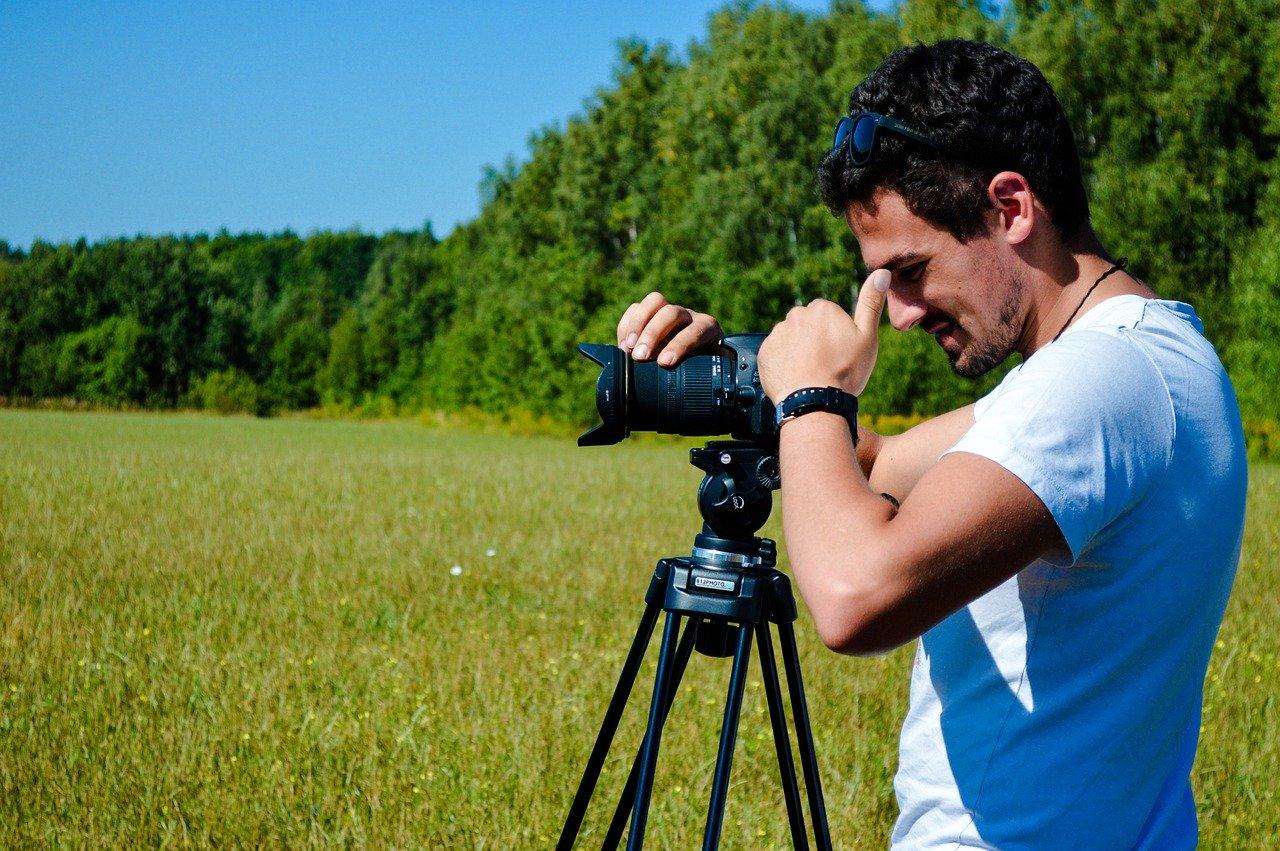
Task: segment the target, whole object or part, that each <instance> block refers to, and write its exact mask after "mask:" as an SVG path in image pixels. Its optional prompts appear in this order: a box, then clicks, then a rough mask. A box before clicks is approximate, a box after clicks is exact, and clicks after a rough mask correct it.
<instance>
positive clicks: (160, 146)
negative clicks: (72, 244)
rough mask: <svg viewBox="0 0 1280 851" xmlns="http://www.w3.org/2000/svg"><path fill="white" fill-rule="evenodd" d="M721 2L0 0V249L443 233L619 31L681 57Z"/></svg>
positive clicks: (570, 106)
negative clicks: (172, 236) (41, 242)
mask: <svg viewBox="0 0 1280 851" xmlns="http://www.w3.org/2000/svg"><path fill="white" fill-rule="evenodd" d="M720 5H722V4H721V3H719V2H708V0H685V2H680V1H679V0H605V2H595V3H591V2H567V0H533V2H529V0H524V2H506V0H502V2H496V1H495V2H486V0H472V2H454V0H419V2H407V0H406V2H368V3H361V4H356V3H333V2H326V0H309V2H308V1H307V0H299V2H293V3H289V2H277V0H260V2H216V0H215V2H204V3H195V2H184V0H170V2H134V3H129V2H99V0H73V2H63V0H46V2H30V0H0V115H2V116H3V120H0V239H4V240H7V241H9V243H10V244H12V245H14V246H23V247H25V246H29V245H30V244H31V242H32V240H33V239H35V238H37V237H39V238H43V239H48V240H52V241H62V240H71V239H76V238H78V237H81V236H84V237H87V238H88V239H90V240H96V239H100V238H103V237H111V236H132V235H135V234H139V233H142V234H157V233H184V232H197V231H205V232H214V231H216V230H218V229H219V228H223V227H225V228H227V229H229V230H231V231H233V232H236V231H243V230H262V231H268V232H271V231H277V230H281V229H284V228H292V229H294V230H296V231H299V232H302V233H306V232H308V231H311V230H316V229H340V228H346V227H352V226H355V227H359V228H361V229H363V230H366V231H371V232H381V231H385V230H388V229H392V228H418V227H421V226H422V224H423V223H424V222H426V221H428V220H429V221H430V222H431V223H432V225H433V226H434V227H435V229H436V233H437V234H439V235H444V234H447V233H448V232H449V231H450V230H451V229H452V228H453V226H454V225H455V224H456V223H457V222H459V221H465V220H467V219H470V218H472V217H473V216H475V214H476V213H477V211H478V207H479V197H478V192H477V186H478V184H479V181H480V178H481V174H482V169H483V167H484V166H485V164H499V163H501V162H502V161H503V160H504V159H505V158H506V157H508V156H515V157H517V158H523V157H524V156H525V155H526V153H527V147H526V140H527V139H528V136H529V133H530V131H532V130H534V129H535V128H538V127H540V126H543V125H545V124H547V123H549V122H552V121H556V120H563V119H564V118H566V117H568V116H569V115H572V114H573V113H575V112H578V111H579V110H580V109H581V107H582V102H583V100H584V98H586V97H587V96H589V95H590V94H591V92H592V91H593V90H594V89H596V88H597V87H599V86H602V85H606V84H608V82H609V79H610V69H611V68H612V66H613V63H614V60H615V57H616V50H615V46H614V45H615V41H616V40H617V39H618V38H620V37H623V36H628V35H637V36H639V37H641V38H643V39H645V40H647V41H650V42H652V41H657V40H666V41H669V42H671V43H672V44H674V45H675V46H677V47H678V48H683V47H684V46H685V45H687V43H688V42H689V40H690V39H692V38H695V37H698V38H700V37H702V36H703V35H704V32H705V29H706V19H707V15H708V14H709V12H710V11H711V10H713V9H715V8H717V7H719V6H720ZM792 5H793V6H796V7H798V8H802V9H807V10H811V11H822V10H824V9H825V8H826V6H827V3H826V0H793V2H792ZM876 5H877V6H881V7H882V6H883V5H884V0H878V2H877V3H876Z"/></svg>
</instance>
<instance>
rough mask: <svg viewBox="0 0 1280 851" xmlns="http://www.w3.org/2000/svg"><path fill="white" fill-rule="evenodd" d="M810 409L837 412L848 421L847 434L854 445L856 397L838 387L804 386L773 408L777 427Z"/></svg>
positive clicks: (856, 428) (856, 433) (855, 439)
mask: <svg viewBox="0 0 1280 851" xmlns="http://www.w3.org/2000/svg"><path fill="white" fill-rule="evenodd" d="M811 411H829V412H831V413H833V414H839V415H840V416H842V417H844V418H845V419H846V420H848V421H849V435H850V436H851V437H852V438H853V442H854V444H855V445H857V443H858V397H857V396H854V395H853V394H852V393H846V392H844V391H843V390H841V389H840V388H839V387H805V388H804V389H802V390H797V391H796V392H794V393H791V394H790V395H788V396H787V398H785V399H783V400H782V401H781V402H779V403H778V405H777V407H775V408H774V416H775V418H776V422H777V426H778V429H779V430H781V429H782V424H783V423H785V422H786V421H787V420H794V419H795V418H796V417H798V416H800V415H802V414H807V413H810V412H811Z"/></svg>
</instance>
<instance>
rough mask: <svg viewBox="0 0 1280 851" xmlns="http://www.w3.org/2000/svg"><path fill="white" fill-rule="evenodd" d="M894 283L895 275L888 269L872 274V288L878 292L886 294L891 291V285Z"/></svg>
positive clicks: (878, 270)
mask: <svg viewBox="0 0 1280 851" xmlns="http://www.w3.org/2000/svg"><path fill="white" fill-rule="evenodd" d="M891 283H893V273H891V272H890V271H889V270H888V269H876V270H875V271H874V272H872V273H871V286H873V287H875V288H876V289H877V290H878V291H880V292H882V293H884V292H888V291H889V284H891Z"/></svg>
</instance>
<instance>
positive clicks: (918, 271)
mask: <svg viewBox="0 0 1280 851" xmlns="http://www.w3.org/2000/svg"><path fill="white" fill-rule="evenodd" d="M926 265H928V264H927V263H912V264H911V265H910V266H904V267H903V268H901V269H899V270H898V277H899V278H901V279H902V280H904V281H906V282H908V283H912V284H914V283H915V282H916V281H918V280H920V278H922V277H923V276H924V267H925V266H926Z"/></svg>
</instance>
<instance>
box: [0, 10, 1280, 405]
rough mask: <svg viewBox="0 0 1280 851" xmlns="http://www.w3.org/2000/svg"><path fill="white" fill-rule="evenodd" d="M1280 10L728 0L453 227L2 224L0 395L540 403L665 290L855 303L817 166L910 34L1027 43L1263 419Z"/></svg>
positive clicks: (732, 312)
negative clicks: (159, 232)
mask: <svg viewBox="0 0 1280 851" xmlns="http://www.w3.org/2000/svg"><path fill="white" fill-rule="evenodd" d="M1277 12H1280V2H1278V0H1220V2H1216V3H1215V4H1212V5H1211V6H1210V7H1206V6H1204V5H1203V4H1202V3H1200V2H1199V0H1085V2H1069V1H1068V0H1036V2H1032V0H1014V2H1010V3H1008V4H1006V5H1005V6H1004V7H1003V8H1001V9H999V10H995V9H993V8H990V7H988V6H987V5H985V4H984V3H982V2H978V0H959V2H944V0H907V2H905V3H903V4H902V5H900V6H899V7H898V8H897V9H895V10H894V11H892V12H889V13H878V12H875V11H872V10H870V9H868V8H867V7H866V6H865V5H863V3H861V2H847V0H838V2H835V3H834V4H833V5H832V7H831V9H830V11H829V12H828V13H827V14H824V15H814V14H808V13H802V12H799V11H795V10H792V9H789V8H786V7H777V6H757V5H751V4H737V5H732V6H730V7H728V8H726V9H724V10H722V11H720V12H718V13H716V14H715V15H713V16H712V17H711V18H710V20H709V24H708V30H707V32H706V35H705V36H704V37H703V38H701V39H700V40H698V41H696V42H694V43H692V44H691V45H690V46H689V47H688V49H687V50H686V51H684V52H683V53H678V52H676V51H675V50H673V49H672V48H671V47H669V46H667V45H665V44H657V45H650V44H646V43H643V42H640V41H636V40H628V41H624V42H621V43H620V44H619V52H618V60H617V63H616V67H615V72H614V77H613V80H612V82H611V84H610V85H608V86H606V87H604V88H601V89H600V90H598V91H596V92H595V93H594V94H593V95H592V96H591V97H590V98H589V99H588V100H587V101H586V103H585V104H584V107H583V109H582V111H581V113H580V114H578V115H576V116H574V117H572V118H570V119H568V120H567V121H565V122H564V123H563V124H559V125H556V126H551V127H546V128H542V129H540V130H538V131H537V132H535V133H534V134H533V135H532V136H531V138H530V142H529V153H528V157H527V159H526V160H525V161H524V162H523V163H521V164H517V163H514V162H507V163H505V164H504V165H502V166H501V167H497V168H491V169H489V170H488V171H487V173H486V175H485V177H484V179H483V181H482V184H481V192H482V196H483V199H484V203H483V205H482V211H481V213H480V215H479V216H478V217H477V218H476V219H475V220H474V221H472V222H470V223H468V224H466V225H462V226H460V227H458V228H457V229H456V230H455V231H454V232H453V233H451V234H450V235H449V236H448V237H446V238H444V239H437V237H436V236H435V235H434V234H433V233H432V231H431V229H430V227H429V226H427V227H424V228H423V229H421V230H419V231H411V232H392V233H387V234H384V235H380V236H375V235H369V234H364V233H358V232H354V231H349V232H323V233H314V234H310V235H307V236H299V235H296V234H293V233H288V232H286V233H278V234H256V233H255V234H237V235H232V234H227V233H219V234H216V235H212V236H210V235H203V234H200V235H184V236H160V237H137V238H129V239H115V240H107V241H103V242H97V243H94V244H88V243H86V242H85V241H83V240H82V241H79V242H76V243H66V244H58V245H54V244H49V243H45V242H39V241H37V242H36V243H34V244H33V245H32V246H30V248H15V247H12V246H9V245H7V244H4V243H0V396H5V397H8V398H11V399H32V400H34V399H44V398H55V397H68V398H74V399H80V400H85V401H88V402H95V403H101V404H107V405H135V406H149V407H175V406H190V407H203V408H212V409H217V410H223V411H250V412H255V413H260V414H265V413H271V412H276V411H282V410H292V409H299V408H308V407H313V406H317V405H330V406H335V407H340V408H348V409H352V410H360V409H365V410H370V409H371V410H375V411H380V412H391V411H406V410H416V409H421V408H434V409H445V410H449V409H458V408H463V407H476V408H479V409H482V410H485V411H492V412H499V413H500V412H504V411H509V410H512V409H517V408H518V409H523V410H527V411H530V412H534V413H538V414H546V415H550V416H552V417H555V418H558V419H564V420H571V421H586V420H588V419H589V418H590V416H591V412H592V401H591V400H592V395H591V387H592V381H593V370H592V369H591V368H590V367H589V366H588V365H587V364H586V363H585V362H583V361H582V360H581V359H580V358H579V357H578V355H577V354H576V352H575V350H574V347H575V344H576V343H577V342H579V341H583V340H596V341H608V342H612V339H613V327H614V325H615V323H616V321H617V317H618V316H619V315H620V314H621V312H622V310H623V309H624V308H625V306H626V305H627V304H629V303H630V302H632V301H634V300H637V299H638V298H640V297H641V296H643V295H644V294H645V293H646V292H648V291H650V290H655V289H656V290H660V291H662V292H663V293H665V294H666V295H667V296H668V297H669V298H671V299H672V300H673V301H677V302H679V303H683V304H687V305H690V306H693V307H697V308H698V309H702V310H706V311H709V312H711V313H713V314H714V315H716V316H717V317H719V318H720V319H721V322H722V324H723V325H724V327H725V328H726V329H729V330H766V329H767V328H768V327H769V326H770V325H771V324H772V323H773V322H775V321H777V320H779V319H780V318H782V316H784V315H785V313H786V311H787V309H788V308H789V307H790V306H791V305H793V304H796V303H803V302H807V301H808V300H810V299H813V298H816V297H819V296H822V297H827V298H832V299H834V300H837V301H840V302H842V303H844V304H846V305H848V304H849V300H850V297H851V289H852V286H853V285H854V284H855V283H856V282H857V281H859V280H861V277H862V275H863V274H864V273H865V270H864V269H863V268H862V267H861V264H860V262H859V260H858V255H857V246H856V243H855V242H854V240H853V238H852V237H851V235H850V234H849V233H848V232H847V230H846V228H845V226H844V224H843V223H842V222H840V221H839V220H836V219H834V218H832V217H831V216H830V214H829V213H828V212H827V211H826V210H825V209H824V208H823V207H822V205H821V203H820V202H819V200H818V197H817V193H816V191H815V188H814V178H813V169H814V166H815V165H816V163H817V162H818V161H819V160H820V158H821V157H822V155H823V153H824V152H825V150H826V148H827V146H828V145H829V142H830V139H829V133H830V128H831V126H832V125H833V124H834V122H835V119H836V117H837V116H838V115H840V114H841V113H842V112H843V111H844V109H845V103H846V101H847V98H848V94H849V91H850V89H851V88H852V87H853V85H854V84H856V83H857V82H858V81H859V80H861V79H862V78H863V77H864V76H865V75H866V74H867V73H868V72H869V71H870V70H871V69H872V68H873V67H874V66H875V65H876V64H877V63H878V62H879V61H880V60H881V59H882V58H883V57H884V56H886V55H887V54H888V53H889V52H891V51H892V50H893V49H894V48H896V47H898V46H900V45H903V44H909V43H913V42H916V41H924V42H932V41H936V40H938V39H940V38H944V37H952V36H960V37H967V38H977V39H981V40H984V41H989V42H992V43H995V44H999V45H1002V46H1006V47H1008V48H1010V49H1012V50H1013V51H1015V52H1017V53H1019V54H1020V55H1023V56H1025V57H1027V58H1028V59H1030V60H1031V61H1033V62H1035V63H1036V65H1038V66H1039V67H1040V68H1041V69H1042V70H1043V71H1044V72H1045V75H1046V76H1047V77H1048V78H1049V81H1050V82H1051V83H1052V84H1053V86H1054V88H1055V90H1056V91H1057V93H1058V95H1059V98H1060V99H1061V100H1062V102H1063V105H1064V106H1065V108H1066V110H1067V113H1068V116H1069V117H1070V119H1071V122H1072V126H1073V127H1074V128H1075V130H1076V132H1077V134H1078V135H1077V139H1078V142H1079V145H1080V149H1081V153H1082V157H1083V163H1084V169H1085V172H1086V179H1087V181H1088V186H1089V195H1090V201H1091V207H1092V213H1093V220H1094V223H1095V226H1096V228H1097V230H1098V231H1099V234H1100V236H1101V237H1102V239H1103V241H1104V242H1105V243H1106V244H1107V245H1108V246H1109V247H1110V248H1111V250H1112V251H1113V253H1115V254H1117V255H1126V256H1128V257H1129V258H1130V268H1131V269H1133V270H1134V271H1135V273H1136V274H1138V275H1139V276H1140V277H1142V278H1143V279H1145V280H1146V281H1147V282H1148V283H1149V284H1151V285H1152V286H1153V287H1154V288H1155V289H1156V291H1157V292H1159V293H1160V294H1161V295H1162V296H1163V297H1166V298H1174V299H1181V300H1186V301H1189V302H1191V303H1192V304H1193V305H1195V307H1196V308H1197V310H1198V312H1199V313H1200V315H1201V317H1202V318H1203V319H1204V320H1205V323H1206V327H1207V331H1208V334H1209V337H1210V339H1211V340H1212V341H1213V342H1214V343H1215V345H1216V346H1217V347H1218V350H1219V352H1220V353H1221V354H1222V355H1223V358H1224V360H1225V361H1226V363H1227V364H1228V368H1229V369H1230V371H1231V373H1232V376H1233V378H1234V380H1235V383H1236V387H1237V389H1238V392H1239V394H1240V397H1241V404H1242V408H1243V409H1244V411H1245V413H1246V416H1248V417H1251V418H1262V419H1266V418H1270V419H1274V418H1276V417H1277V415H1278V414H1280V346H1278V345H1277V342H1276V341H1277V340H1280V179H1278V175H1280V164H1278V163H1277V158H1276V143H1277V140H1278V139H1280V24H1278V23H1277V21H1280V15H1277ZM882 339H883V344H882V351H881V359H880V367H879V368H878V369H877V371H876V375H875V376H874V377H873V379H872V383H871V385H870V386H869V387H868V389H867V392H866V395H865V397H864V398H863V408H864V410H866V411H868V412H870V413H916V414H928V413H936V412H938V411H941V410H945V409H948V408H950V407H954V406H957V405H960V404H963V403H965V402H967V401H970V400H972V399H973V398H974V397H975V395H976V394H978V393H980V392H982V390H983V389H984V388H985V387H988V386H990V385H991V384H992V383H993V382H994V380H995V379H996V376H989V377H987V378H986V379H984V380H982V381H980V382H978V384H977V385H976V386H975V384H974V383H973V382H968V381H963V380H960V379H957V378H955V377H953V376H952V375H951V374H950V371H949V369H948V367H947V363H946V359H945V357H944V356H943V355H942V353H941V352H940V351H939V350H938V349H937V347H936V346H935V345H934V344H933V342H932V341H931V340H930V339H929V338H928V337H927V335H924V334H923V333H920V332H913V333H908V334H897V333H888V334H885V335H884V336H883V338H882Z"/></svg>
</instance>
